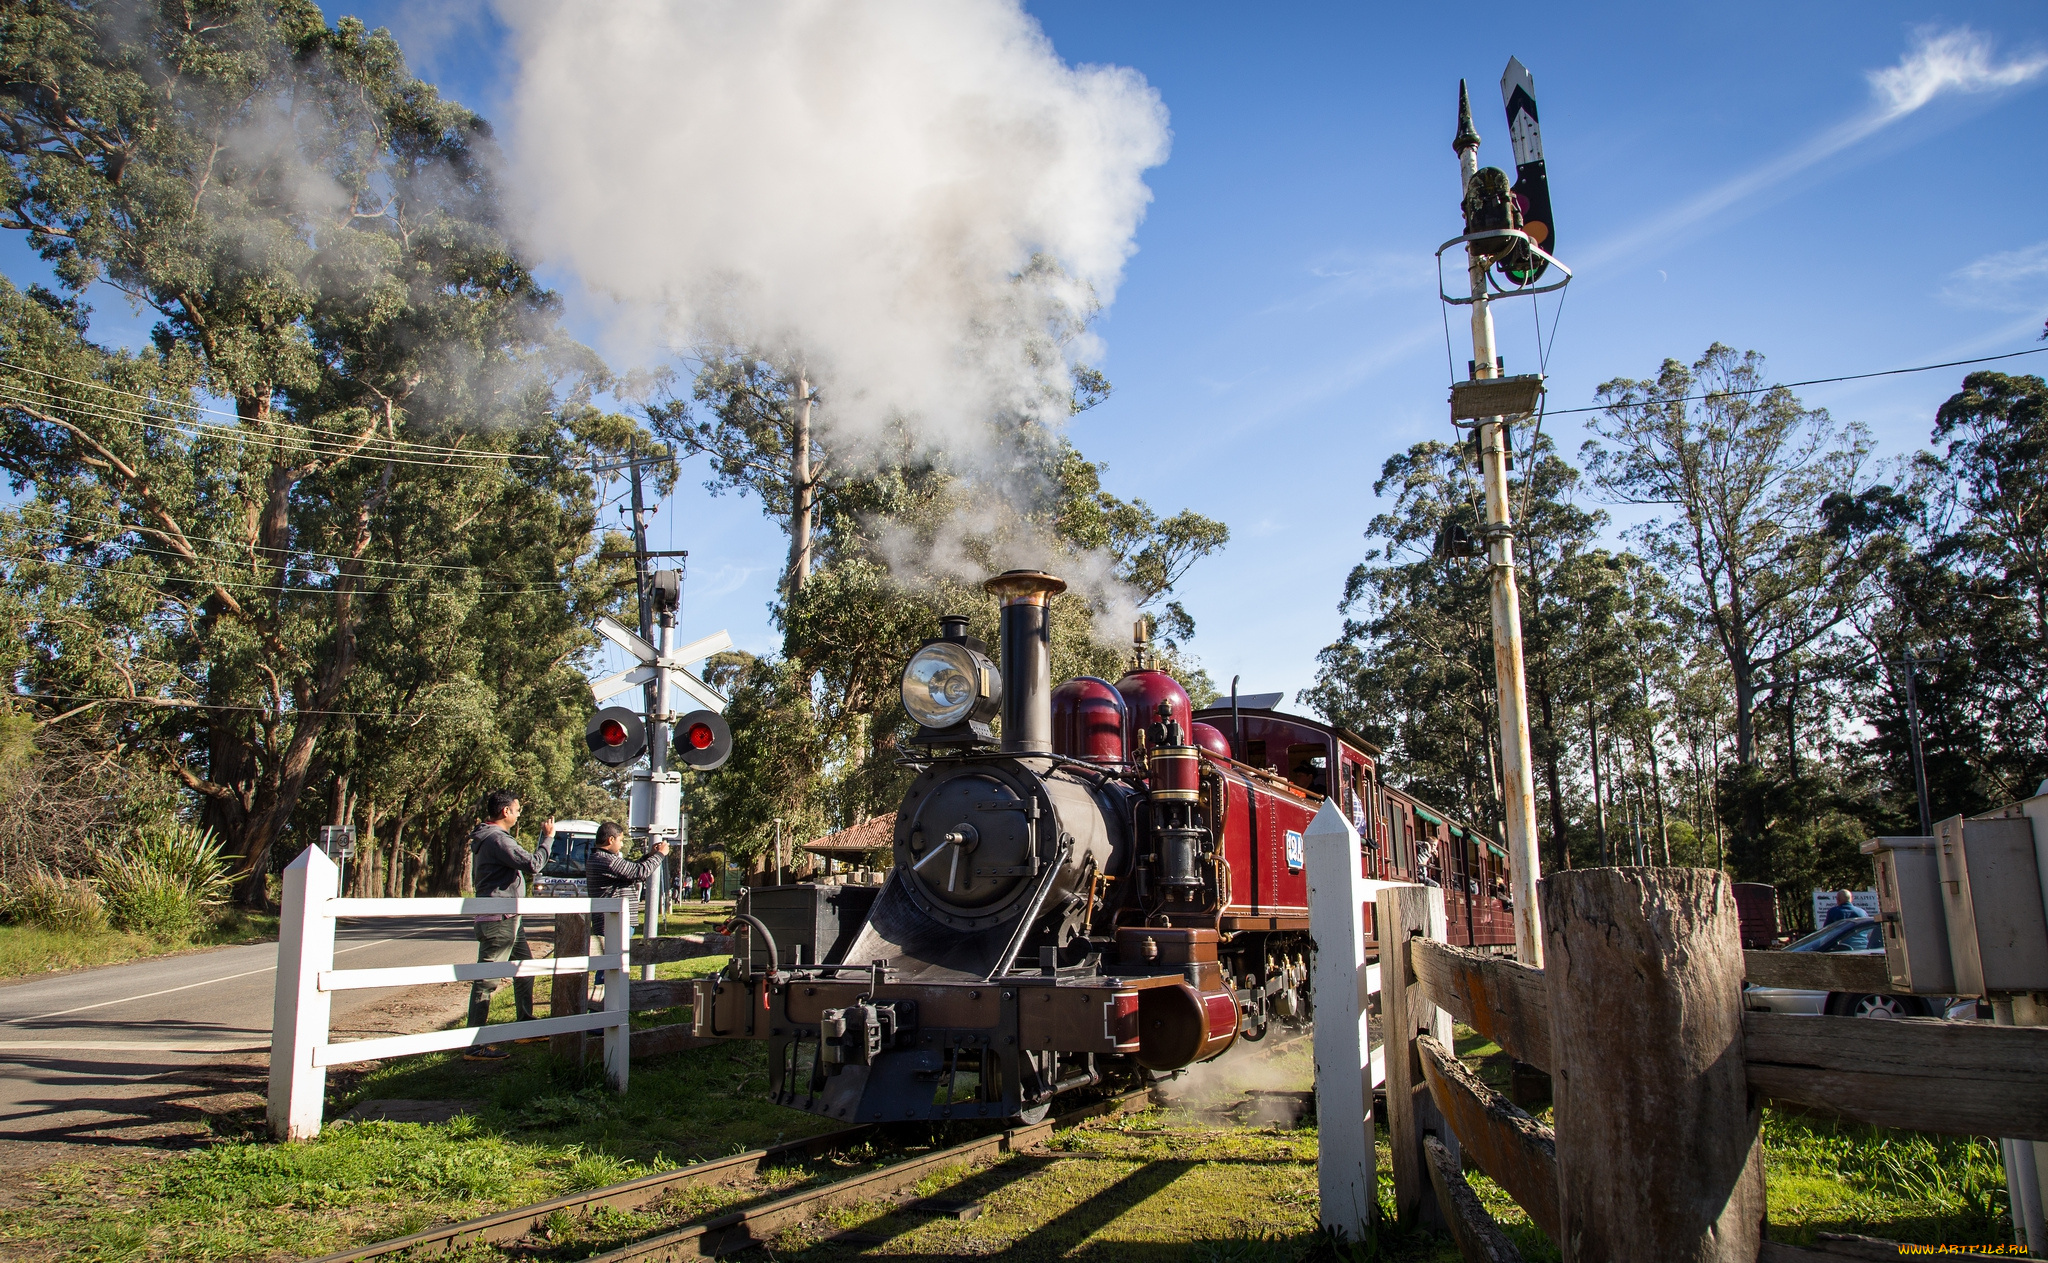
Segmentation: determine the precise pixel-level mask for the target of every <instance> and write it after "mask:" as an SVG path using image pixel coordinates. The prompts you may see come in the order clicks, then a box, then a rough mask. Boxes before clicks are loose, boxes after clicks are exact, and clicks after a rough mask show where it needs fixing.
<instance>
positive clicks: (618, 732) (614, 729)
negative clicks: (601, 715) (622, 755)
mask: <svg viewBox="0 0 2048 1263" xmlns="http://www.w3.org/2000/svg"><path fill="white" fill-rule="evenodd" d="M597 739H598V740H599V741H602V742H604V743H605V744H606V745H608V746H622V745H624V744H626V725H624V724H622V723H620V722H619V721H618V720H616V719H607V720H605V721H604V722H603V723H601V724H599V725H598V726H597Z"/></svg>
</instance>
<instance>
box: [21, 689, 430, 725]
mask: <svg viewBox="0 0 2048 1263" xmlns="http://www.w3.org/2000/svg"><path fill="white" fill-rule="evenodd" d="M5 696H7V697H9V698H12V699H15V700H18V701H26V702H96V703H100V704H103V705H104V704H110V703H119V704H125V705H129V706H150V707H155V708H157V709H161V710H233V711H250V712H254V713H257V714H265V715H269V714H275V715H278V716H280V717H282V716H285V715H346V716H353V717H355V718H358V719H397V718H399V712H397V711H389V710H312V709H307V710H300V709H299V708H298V707H296V706H294V707H290V708H288V709H286V710H282V711H279V710H275V709H274V708H272V707H269V706H243V705H238V704H235V703H232V702H202V701H198V700H196V699H193V698H170V697H94V696H91V695H89V694H83V693H13V692H10V693H7V694H5Z"/></svg>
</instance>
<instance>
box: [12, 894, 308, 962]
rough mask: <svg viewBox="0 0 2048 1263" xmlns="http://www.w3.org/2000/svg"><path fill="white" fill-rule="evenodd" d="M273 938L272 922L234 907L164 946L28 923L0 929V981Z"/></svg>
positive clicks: (106, 933) (157, 942) (273, 919)
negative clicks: (200, 927)
mask: <svg viewBox="0 0 2048 1263" xmlns="http://www.w3.org/2000/svg"><path fill="white" fill-rule="evenodd" d="M276 938H277V918H276V917H274V916H271V915H270V914H268V913H261V912H244V911H241V910H240V909H234V910H231V911H229V912H228V913H226V914H225V915H224V916H222V917H221V918H220V919H219V920H218V921H216V922H215V923H214V924H212V925H209V926H207V927H206V928H205V929H203V930H201V931H200V932H199V933H197V934H194V935H192V936H191V937H189V938H181V939H176V940H172V941H170V942H165V941H162V940H158V939H153V938H149V937H147V936H146V935H141V934H126V933H123V932H122V931H120V930H99V931H94V932H90V933H80V932H77V931H72V930H45V929H42V928H40V927H37V926H31V925H0V978H26V977H32V976H34V975H36V974H45V973H58V972H62V971H64V970H68V969H89V968H92V967H94V966H98V965H118V964H121V963H122V962H124V961H131V960H144V959H147V958H149V957H152V956H169V955H173V954H175V953H177V952H186V951H191V950H193V949H195V948H204V947H226V946H230V945H233V944H237V943H262V942H267V941H271V940H274V939H276Z"/></svg>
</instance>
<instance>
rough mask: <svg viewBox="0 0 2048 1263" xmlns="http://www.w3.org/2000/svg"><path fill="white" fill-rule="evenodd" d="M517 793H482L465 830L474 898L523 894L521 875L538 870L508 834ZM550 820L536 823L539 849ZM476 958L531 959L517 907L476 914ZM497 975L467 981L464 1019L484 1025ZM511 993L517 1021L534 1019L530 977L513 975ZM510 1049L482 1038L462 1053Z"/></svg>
mask: <svg viewBox="0 0 2048 1263" xmlns="http://www.w3.org/2000/svg"><path fill="white" fill-rule="evenodd" d="M520 811H521V806H520V802H519V796H518V795H517V794H514V793H513V792H512V791H511V790H509V789H494V790H492V791H491V792H490V793H488V794H486V795H484V819H483V823H481V824H479V825H477V827H476V828H475V829H473V830H471V831H470V834H469V854H470V871H471V873H472V874H474V884H475V887H476V895H477V898H479V899H517V898H520V897H521V896H523V895H525V894H526V877H527V874H529V873H531V874H533V875H534V876H536V877H538V876H540V866H541V861H540V859H539V857H538V856H536V855H534V854H533V852H531V851H528V850H527V849H526V848H525V847H523V846H520V845H519V841H518V839H516V838H515V837H513V836H512V834H513V831H514V830H515V829H517V828H518V827H519V813H520ZM554 834H555V822H554V821H553V820H543V821H541V825H540V849H541V850H542V851H546V850H547V846H548V840H549V839H550V838H552V837H554ZM476 944H477V948H476V958H477V960H478V962H479V963H481V962H484V961H505V960H515V961H518V960H531V959H533V953H532V951H530V950H529V949H528V948H527V946H526V931H525V928H524V927H523V926H522V924H521V922H520V917H519V914H518V913H516V912H515V913H484V914H483V915H481V916H478V917H477V918H476ZM503 981H504V980H503V979H500V978H479V979H477V980H476V981H475V982H473V983H471V984H470V987H469V1024H470V1025H471V1026H483V1025H485V1024H486V1023H488V1022H489V1021H490V1018H491V995H492V993H493V992H495V991H497V989H498V988H499V986H501V985H502V984H503ZM512 998H513V1002H514V1004H515V1007H516V1008H517V1009H518V1018H519V1020H520V1021H522V1022H531V1021H532V1020H533V979H531V978H514V979H513V980H512ZM511 1055H512V1054H511V1053H510V1052H508V1051H506V1050H505V1049H504V1048H502V1047H500V1046H499V1045H497V1044H483V1045H480V1046H477V1047H474V1048H471V1049H470V1050H469V1051H468V1052H466V1053H464V1054H463V1059H464V1060H465V1061H498V1060H502V1059H503V1058H506V1057H509V1056H511Z"/></svg>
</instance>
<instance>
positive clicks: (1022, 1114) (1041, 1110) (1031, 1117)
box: [1010, 1101, 1052, 1127]
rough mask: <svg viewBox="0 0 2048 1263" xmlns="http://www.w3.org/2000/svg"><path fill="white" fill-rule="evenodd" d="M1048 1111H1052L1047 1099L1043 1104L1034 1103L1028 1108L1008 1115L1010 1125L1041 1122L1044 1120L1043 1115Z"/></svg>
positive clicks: (1027, 1125)
mask: <svg viewBox="0 0 2048 1263" xmlns="http://www.w3.org/2000/svg"><path fill="white" fill-rule="evenodd" d="M1050 1113H1052V1102H1051V1101H1047V1102H1046V1103H1045V1104H1043V1105H1034V1106H1032V1107H1031V1108H1030V1109H1028V1110H1018V1111H1017V1112H1016V1113H1014V1114H1012V1115H1010V1126H1012V1127H1029V1126H1031V1125H1032V1124H1033V1123H1042V1122H1044V1121H1045V1116H1046V1115H1047V1114H1050Z"/></svg>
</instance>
